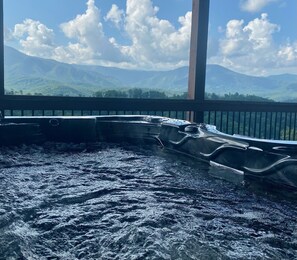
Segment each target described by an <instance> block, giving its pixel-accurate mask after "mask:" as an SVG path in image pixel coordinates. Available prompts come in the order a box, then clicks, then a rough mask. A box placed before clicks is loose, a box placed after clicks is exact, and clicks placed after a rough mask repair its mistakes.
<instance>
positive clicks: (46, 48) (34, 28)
mask: <svg viewBox="0 0 297 260" xmlns="http://www.w3.org/2000/svg"><path fill="white" fill-rule="evenodd" d="M54 36H55V34H54V31H53V30H52V29H49V28H47V26H46V25H44V24H42V23H41V22H39V21H34V20H32V19H26V20H24V22H23V23H21V24H16V25H15V26H14V30H13V31H12V33H11V35H10V38H11V37H13V38H15V39H19V40H20V44H21V46H22V49H23V51H24V52H25V53H26V54H28V55H36V54H38V56H40V57H45V58H47V57H49V53H50V52H51V51H52V49H53V48H54Z"/></svg>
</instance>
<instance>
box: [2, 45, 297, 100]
mask: <svg viewBox="0 0 297 260" xmlns="http://www.w3.org/2000/svg"><path fill="white" fill-rule="evenodd" d="M4 68H5V90H6V91H7V92H12V91H13V92H14V93H23V94H29V93H30V94H42V95H68V96H92V95H93V94H94V92H96V91H99V90H101V91H104V90H109V89H116V90H128V89H132V88H142V89H146V90H159V91H163V92H165V93H167V94H169V95H170V94H173V93H174V94H178V93H183V92H186V91H187V86H188V71H189V68H188V67H181V68H178V69H174V70H169V71H141V70H128V69H120V68H112V67H103V66H92V65H75V64H66V63H61V62H58V61H54V60H49V59H43V58H38V57H33V56H28V55H25V54H23V53H21V52H19V51H17V50H16V49H14V48H12V47H8V46H5V47H4ZM206 92H208V93H215V94H217V95H224V94H229V93H236V92H237V93H239V94H249V95H257V96H261V97H266V98H270V99H274V100H276V101H290V100H294V99H296V100H297V75H295V74H281V75H273V76H268V77H255V76H249V75H245V74H241V73H237V72H234V71H232V70H229V69H227V68H224V67H222V66H219V65H211V64H210V65H207V70H206Z"/></svg>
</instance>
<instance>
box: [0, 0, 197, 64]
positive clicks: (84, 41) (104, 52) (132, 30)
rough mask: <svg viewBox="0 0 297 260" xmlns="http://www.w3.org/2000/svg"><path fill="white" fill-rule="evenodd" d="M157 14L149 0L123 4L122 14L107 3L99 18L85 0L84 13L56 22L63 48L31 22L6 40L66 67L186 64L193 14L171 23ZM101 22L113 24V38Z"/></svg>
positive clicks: (95, 8) (17, 27)
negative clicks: (60, 32)
mask: <svg viewBox="0 0 297 260" xmlns="http://www.w3.org/2000/svg"><path fill="white" fill-rule="evenodd" d="M158 11H159V8H158V7H157V6H154V5H153V2H152V0H141V1H139V0H126V10H121V9H120V8H119V7H118V6H117V5H115V4H112V5H111V8H110V9H109V11H108V12H107V13H106V14H105V16H104V15H101V11H100V9H99V8H98V5H96V3H95V0H87V1H86V11H85V12H83V13H81V14H78V15H77V16H76V17H75V18H74V19H72V20H69V21H65V22H64V23H62V24H60V29H61V31H62V33H63V34H64V36H65V38H66V39H67V40H68V43H66V44H63V45H57V44H55V43H54V38H55V33H54V31H53V30H52V29H50V28H48V27H47V26H46V25H44V24H42V23H41V22H39V21H34V20H31V19H27V20H25V21H24V22H23V23H21V24H17V25H15V28H14V30H11V31H9V29H7V30H6V36H5V38H6V40H7V41H8V40H10V39H11V37H13V39H17V40H18V41H19V43H20V45H21V49H22V50H23V51H24V52H25V53H27V54H30V55H33V56H41V57H46V58H53V59H56V60H58V61H62V62H67V63H77V64H98V65H107V66H118V67H129V68H141V69H171V68H176V67H179V66H183V65H188V56H189V48H190V37H191V19H192V13H191V12H190V11H189V12H187V13H186V14H185V15H184V16H180V17H179V18H178V25H173V24H172V23H171V22H170V21H169V20H166V19H160V18H159V17H158ZM104 22H112V23H113V24H114V25H115V28H116V29H118V34H115V35H108V33H106V31H105V30H106V28H104V26H105V24H104ZM106 26H108V25H106ZM107 35H108V36H107ZM123 37H125V38H124V40H123Z"/></svg>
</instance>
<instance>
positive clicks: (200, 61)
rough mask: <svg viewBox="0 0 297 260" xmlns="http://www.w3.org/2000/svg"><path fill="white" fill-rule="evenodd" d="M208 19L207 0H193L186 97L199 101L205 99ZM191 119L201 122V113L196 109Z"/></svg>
mask: <svg viewBox="0 0 297 260" xmlns="http://www.w3.org/2000/svg"><path fill="white" fill-rule="evenodd" d="M208 19H209V0H193V2H192V30H191V45H190V68H189V85H188V97H189V99H193V100H195V101H198V102H201V103H203V101H204V99H205V98H204V97H205V74H206V56H207V36H208ZM192 120H193V121H195V122H203V113H201V112H199V111H197V112H196V113H195V115H194V118H192Z"/></svg>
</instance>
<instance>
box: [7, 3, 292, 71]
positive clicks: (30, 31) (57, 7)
mask: <svg viewBox="0 0 297 260" xmlns="http://www.w3.org/2000/svg"><path fill="white" fill-rule="evenodd" d="M191 7H192V1H191V0H21V1H20V0H4V26H5V43H6V44H7V45H10V46H13V47H15V48H17V49H19V50H21V51H23V52H24V53H26V54H28V55H33V56H39V57H44V58H51V59H56V60H58V61H63V62H67V63H78V64H98V65H104V66H116V67H124V68H138V69H139V68H140V69H149V70H152V69H154V70H159V69H160V70H161V69H162V70H164V69H172V68H176V67H180V66H185V65H188V59H189V57H188V55H189V45H190V26H191ZM296 13H297V1H296V0H211V6H210V25H209V43H208V46H209V49H208V62H209V63H214V64H219V65H222V66H225V67H228V68H230V69H233V70H235V71H238V72H242V73H246V74H251V75H269V74H280V73H295V74H297V30H296V24H297V18H296V17H297V14H296Z"/></svg>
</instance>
